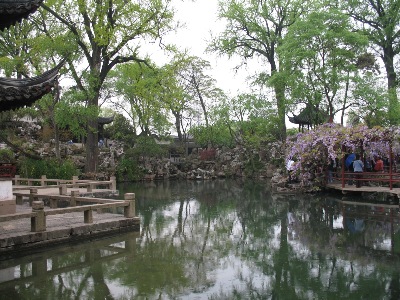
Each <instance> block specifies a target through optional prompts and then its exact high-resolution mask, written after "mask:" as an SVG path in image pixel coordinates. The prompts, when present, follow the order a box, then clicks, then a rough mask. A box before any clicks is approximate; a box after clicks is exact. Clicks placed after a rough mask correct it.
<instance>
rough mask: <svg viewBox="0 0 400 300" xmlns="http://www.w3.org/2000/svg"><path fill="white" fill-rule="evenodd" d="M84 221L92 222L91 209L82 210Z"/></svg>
mask: <svg viewBox="0 0 400 300" xmlns="http://www.w3.org/2000/svg"><path fill="white" fill-rule="evenodd" d="M83 216H84V218H83V219H84V220H85V223H93V211H92V209H88V210H85V211H84V212H83Z"/></svg>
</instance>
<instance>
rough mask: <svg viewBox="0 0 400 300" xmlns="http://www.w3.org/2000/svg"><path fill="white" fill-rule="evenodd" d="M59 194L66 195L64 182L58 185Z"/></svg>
mask: <svg viewBox="0 0 400 300" xmlns="http://www.w3.org/2000/svg"><path fill="white" fill-rule="evenodd" d="M58 190H59V193H60V195H66V194H67V185H66V184H65V183H62V184H60V185H59V187H58Z"/></svg>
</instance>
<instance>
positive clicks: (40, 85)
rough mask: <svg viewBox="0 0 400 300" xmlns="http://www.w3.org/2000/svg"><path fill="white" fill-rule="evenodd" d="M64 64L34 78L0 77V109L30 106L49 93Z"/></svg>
mask: <svg viewBox="0 0 400 300" xmlns="http://www.w3.org/2000/svg"><path fill="white" fill-rule="evenodd" d="M0 1H1V0H0ZM63 64H64V61H62V62H61V63H59V64H58V65H57V66H56V67H54V68H53V69H51V70H48V71H47V72H45V73H43V74H42V75H39V76H37V77H33V78H24V79H14V78H0V111H7V110H13V109H17V108H21V107H24V106H30V105H32V104H33V103H34V102H35V101H36V100H38V99H40V98H41V97H42V96H43V95H45V94H47V93H49V92H50V91H51V88H53V87H54V83H55V79H56V77H57V74H58V71H59V70H60V68H61V66H62V65H63Z"/></svg>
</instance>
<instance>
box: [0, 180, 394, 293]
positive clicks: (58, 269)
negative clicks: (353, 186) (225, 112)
mask: <svg viewBox="0 0 400 300" xmlns="http://www.w3.org/2000/svg"><path fill="white" fill-rule="evenodd" d="M119 188H120V191H121V195H123V194H124V193H125V192H135V193H136V199H137V202H136V208H137V213H138V214H139V215H140V218H141V231H140V233H137V234H134V233H129V234H122V235H118V236H115V237H112V238H108V239H103V240H99V241H92V242H88V243H85V244H79V245H74V246H71V247H61V248H56V249H52V250H49V251H46V252H45V253H41V254H40V255H32V256H27V257H23V258H15V259H13V260H7V261H0V269H1V271H0V298H1V299H11V298H13V299H337V298H345V299H399V298H400V294H399V290H400V286H399V283H400V279H399V257H400V240H399V230H400V228H399V210H398V206H389V205H368V206H365V205H358V204H359V203H357V202H348V201H342V199H341V198H335V197H333V196H332V195H318V196H314V195H313V196H312V195H304V196H302V195H272V194H271V193H270V191H269V188H268V185H266V184H262V183H255V182H237V181H228V180H221V181H208V182H200V181H199V182H197V181H190V182H183V183H182V182H181V183H179V182H149V183H138V184H130V185H126V186H120V187H119ZM353 200H360V199H353Z"/></svg>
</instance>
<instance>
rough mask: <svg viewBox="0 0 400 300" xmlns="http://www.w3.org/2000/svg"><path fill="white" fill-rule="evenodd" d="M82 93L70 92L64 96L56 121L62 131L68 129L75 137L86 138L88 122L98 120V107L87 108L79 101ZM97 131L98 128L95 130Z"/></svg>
mask: <svg viewBox="0 0 400 300" xmlns="http://www.w3.org/2000/svg"><path fill="white" fill-rule="evenodd" d="M79 95H80V93H75V92H69V93H67V94H66V95H64V97H63V99H62V101H60V102H59V103H57V105H56V107H57V110H56V112H55V120H56V123H57V124H58V126H59V127H60V128H61V129H66V128H68V129H69V130H70V131H71V132H72V133H73V134H74V136H75V137H81V136H86V134H87V126H86V124H87V122H88V120H90V119H91V118H97V116H98V113H99V111H98V108H97V107H93V106H90V107H85V106H83V105H82V104H81V103H80V102H79V101H77V99H79ZM95 130H97V128H96V129H95Z"/></svg>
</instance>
